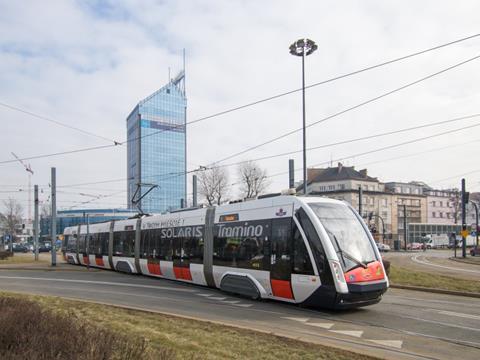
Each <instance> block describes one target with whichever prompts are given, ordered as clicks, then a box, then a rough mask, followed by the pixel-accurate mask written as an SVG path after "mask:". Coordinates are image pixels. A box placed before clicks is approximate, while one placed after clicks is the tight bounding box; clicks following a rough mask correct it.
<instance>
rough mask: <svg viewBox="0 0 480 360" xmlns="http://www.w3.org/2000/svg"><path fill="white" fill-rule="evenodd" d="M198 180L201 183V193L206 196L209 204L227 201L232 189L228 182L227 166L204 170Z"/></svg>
mask: <svg viewBox="0 0 480 360" xmlns="http://www.w3.org/2000/svg"><path fill="white" fill-rule="evenodd" d="M198 180H199V183H200V189H199V190H200V191H199V192H200V194H201V195H203V196H204V197H205V199H206V200H207V202H208V205H213V204H218V205H220V204H221V203H222V201H223V202H225V201H226V200H225V198H226V196H228V192H229V189H230V185H229V184H228V173H227V171H226V169H225V168H218V167H214V168H212V169H208V170H205V171H202V172H201V173H200V174H199V176H198Z"/></svg>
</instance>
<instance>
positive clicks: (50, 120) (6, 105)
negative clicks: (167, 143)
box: [0, 102, 119, 145]
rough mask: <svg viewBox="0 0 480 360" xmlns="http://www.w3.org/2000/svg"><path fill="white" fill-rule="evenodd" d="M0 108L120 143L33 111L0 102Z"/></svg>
mask: <svg viewBox="0 0 480 360" xmlns="http://www.w3.org/2000/svg"><path fill="white" fill-rule="evenodd" d="M0 106H3V107H5V108H7V109H10V110H15V111H18V112H21V113H24V114H26V115H30V116H33V117H35V118H37V119H41V120H45V121H48V122H51V123H54V124H56V125H59V126H62V127H65V128H68V129H72V130H75V131H78V132H81V133H83V134H84V135H88V136H93V137H96V138H99V139H102V140H106V141H108V142H113V143H114V144H116V145H118V144H119V143H118V142H117V141H115V140H114V139H110V138H107V137H105V136H102V135H99V134H96V133H94V132H91V131H87V130H83V129H80V128H78V127H76V126H72V125H69V124H65V123H63V122H61V121H58V120H55V119H52V118H49V117H46V116H42V115H39V114H36V113H34V112H32V111H28V110H25V109H21V108H19V107H17V106H13V105H9V104H6V103H4V102H0Z"/></svg>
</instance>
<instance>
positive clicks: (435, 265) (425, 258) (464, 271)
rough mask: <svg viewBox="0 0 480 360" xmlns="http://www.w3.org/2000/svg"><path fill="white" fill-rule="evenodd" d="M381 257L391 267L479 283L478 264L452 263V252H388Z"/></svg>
mask: <svg viewBox="0 0 480 360" xmlns="http://www.w3.org/2000/svg"><path fill="white" fill-rule="evenodd" d="M383 256H384V258H385V259H388V260H390V261H391V263H392V264H393V265H397V266H401V267H407V268H409V269H412V270H419V271H424V272H430V273H435V274H438V275H445V276H450V277H455V278H458V279H465V280H471V281H480V262H478V264H475V263H474V264H470V263H462V262H459V261H454V260H452V259H450V258H451V257H452V256H453V250H428V251H412V252H389V253H386V254H384V255H383ZM457 256H458V257H460V256H461V251H458V252H457ZM469 258H470V260H469V261H473V260H477V259H476V258H473V259H472V258H471V257H470V256H469ZM459 260H461V259H459Z"/></svg>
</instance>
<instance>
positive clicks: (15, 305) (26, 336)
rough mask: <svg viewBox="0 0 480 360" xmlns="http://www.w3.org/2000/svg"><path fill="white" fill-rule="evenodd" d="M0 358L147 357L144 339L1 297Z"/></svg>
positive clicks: (104, 358)
mask: <svg viewBox="0 0 480 360" xmlns="http://www.w3.org/2000/svg"><path fill="white" fill-rule="evenodd" d="M0 324H1V326H0V359H13V360H17V359H18V360H20V359H29V360H40V359H42V360H43V359H45V360H46V359H69V360H70V359H71V360H77V359H78V360H80V359H82V360H83V359H85V360H94V359H95V360H97V359H103V360H107V359H112V360H113V359H125V360H128V359H132V360H133V359H135V360H136V359H149V358H151V356H150V355H149V352H147V344H146V341H145V340H144V339H141V338H137V337H127V336H124V335H120V334H118V333H115V332H112V331H110V330H106V329H103V328H101V327H98V326H95V325H92V324H91V323H88V322H86V321H84V320H82V319H78V318H76V317H75V315H73V314H69V315H68V316H67V315H61V314H57V313H53V312H51V311H46V310H43V309H42V308H41V306H40V305H39V304H37V303H35V302H32V301H28V300H23V299H17V298H9V297H0Z"/></svg>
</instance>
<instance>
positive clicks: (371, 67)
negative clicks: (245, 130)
mask: <svg viewBox="0 0 480 360" xmlns="http://www.w3.org/2000/svg"><path fill="white" fill-rule="evenodd" d="M478 36H480V33H477V34H473V35H470V36H467V37H463V38H461V39H457V40H454V41H450V42H447V43H444V44H441V45H437V46H434V47H431V48H428V49H425V50H421V51H417V52H414V53H412V54H409V55H405V56H401V57H399V58H396V59H392V60H388V61H385V62H383V63H380V64H377V65H372V66H369V67H366V68H363V69H360V70H355V71H352V72H350V73H346V74H343V75H339V76H336V77H333V78H330V79H327V80H323V81H320V82H317V83H314V84H311V85H308V86H306V87H305V88H306V89H309V88H312V87H315V86H319V85H323V84H327V83H329V82H333V81H335V80H339V79H343V78H346V77H349V76H352V75H356V74H359V73H362V72H365V71H369V70H372V69H375V68H379V67H381V66H385V65H389V64H392V63H395V62H398V61H402V60H405V59H408V58H412V57H414V56H417V55H421V54H425V53H427V52H430V51H434V50H438V49H440V48H443V47H447V46H450V45H453V44H457V43H460V42H463V41H466V40H470V39H473V38H475V37H478ZM471 60H474V59H471ZM471 60H470V61H471ZM460 65H462V64H457V66H460ZM448 70H450V69H445V70H444V71H448ZM435 75H436V74H433V75H431V76H435ZM420 81H421V80H420ZM412 85H413V84H412ZM409 86H411V85H409ZM301 90H302V89H301V88H300V89H295V90H291V91H287V92H284V93H281V94H277V95H274V96H270V97H267V98H264V99H261V100H257V101H254V102H251V103H247V104H244V105H240V106H236V107H234V108H231V109H227V110H224V111H220V112H217V113H214V114H212V115H208V116H204V117H201V118H198V119H196V120H193V121H190V122H187V123H185V124H178V125H173V126H172V128H171V129H169V130H173V129H175V128H179V127H183V126H187V125H192V124H195V123H198V122H201V121H204V120H207V119H211V118H214V117H218V116H221V115H224V114H228V113H231V112H233V111H237V110H241V109H244V108H247V107H250V106H254V105H257V104H260V103H263V102H267V101H270V100H273V99H277V98H280V97H282V96H286V95H289V94H293V93H295V92H298V91H301ZM399 90H401V89H397V90H396V91H399ZM387 95H388V94H384V95H383V96H381V97H384V96H387ZM381 97H379V98H381ZM375 100H378V99H371V100H370V101H369V102H372V101H375ZM367 103H368V102H367ZM0 104H1V105H4V106H7V107H10V108H12V109H14V110H18V111H22V112H24V113H27V114H30V115H32V116H36V117H38V116H37V115H36V114H33V113H30V112H28V111H24V110H22V109H19V108H14V107H11V106H10V105H7V104H3V103H0ZM360 106H362V105H361V104H359V105H357V106H356V107H354V108H358V107H360ZM350 110H353V109H347V110H345V111H343V112H341V113H345V112H347V111H350ZM338 115H340V114H334V115H332V116H331V117H329V118H332V117H335V116H338ZM40 118H43V117H40ZM45 119H48V118H44V120H45ZM48 120H49V121H50V120H52V119H48ZM326 120H328V119H322V121H326ZM52 121H53V122H55V121H54V120H52ZM60 124H62V126H67V125H65V124H63V123H60ZM314 124H315V123H314ZM314 124H311V125H309V126H312V125H314ZM67 127H68V126H67ZM75 129H76V130H79V131H82V132H84V131H83V130H81V129H77V128H75ZM164 131H167V130H166V129H163V130H159V131H156V132H153V133H151V134H145V135H142V136H140V137H136V138H132V139H130V140H128V139H127V140H125V141H123V142H117V141H115V140H113V139H108V138H104V137H102V136H99V135H98V136H99V137H101V138H103V139H105V140H108V141H113V142H114V144H112V145H107V146H104V147H93V148H85V149H77V150H73V151H65V152H59V153H53V154H45V155H39V156H32V157H26V158H22V159H21V160H32V159H39V158H45V157H52V156H60V155H68V154H72V153H78V152H83V151H92V150H98V149H101V148H108V147H116V146H118V145H123V144H125V143H128V142H132V141H137V140H140V139H142V138H145V137H148V136H152V135H156V134H159V133H162V132H164ZM297 131H298V130H295V131H293V132H292V133H294V132H297ZM92 134H93V133H92ZM92 134H90V135H92ZM93 135H95V134H93ZM288 135H290V134H287V135H285V136H288ZM285 136H284V137H285ZM276 140H278V139H274V140H272V141H271V142H273V141H276ZM263 145H265V144H261V145H258V146H256V147H254V148H257V147H260V146H263ZM254 148H250V149H247V150H246V151H250V150H253V149H254ZM246 151H245V152H246ZM237 155H240V154H235V156H237ZM232 157H233V156H232ZM229 158H230V157H229ZM225 160H228V159H222V160H221V161H225ZM10 162H13V160H7V161H0V164H6V163H10ZM219 162H220V161H219Z"/></svg>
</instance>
